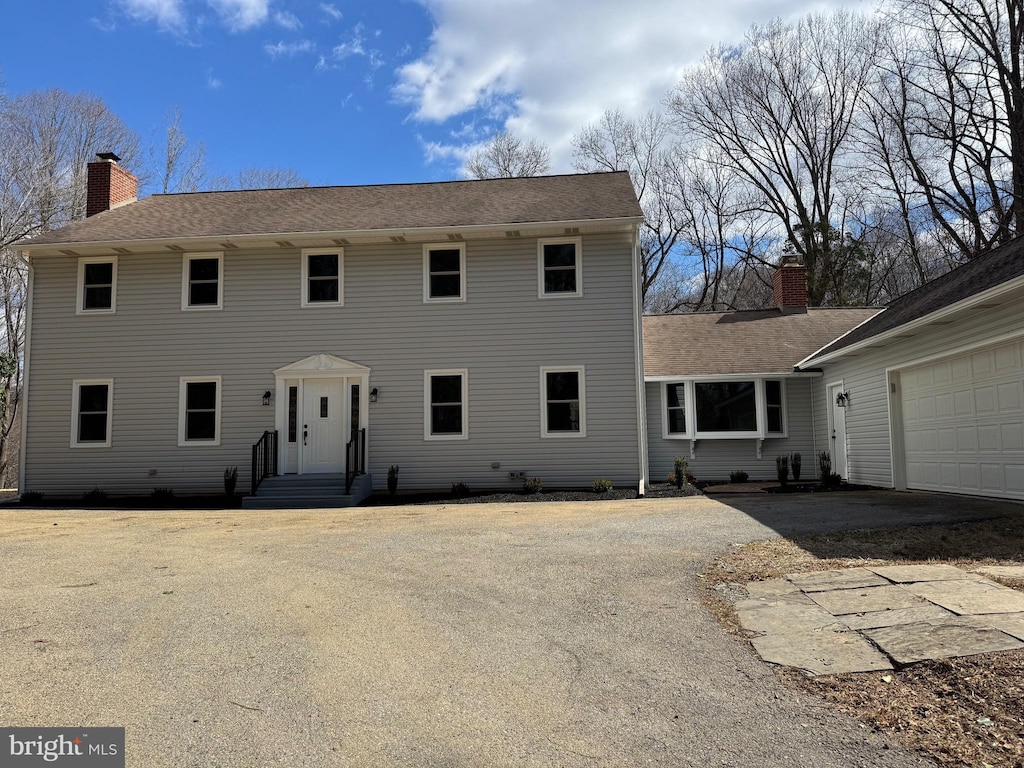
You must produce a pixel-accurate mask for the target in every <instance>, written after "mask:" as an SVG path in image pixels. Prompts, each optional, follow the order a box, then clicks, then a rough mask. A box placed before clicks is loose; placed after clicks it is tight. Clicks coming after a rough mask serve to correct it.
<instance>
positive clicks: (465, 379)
mask: <svg viewBox="0 0 1024 768" xmlns="http://www.w3.org/2000/svg"><path fill="white" fill-rule="evenodd" d="M433 376H461V377H462V432H461V433H460V434H457V435H456V434H454V433H452V434H446V435H434V434H431V431H430V427H431V424H430V407H431V405H432V403H431V402H430V379H431V377H433ZM423 439H424V440H431V441H433V440H468V439H469V369H468V368H438V369H434V370H429V371H423Z"/></svg>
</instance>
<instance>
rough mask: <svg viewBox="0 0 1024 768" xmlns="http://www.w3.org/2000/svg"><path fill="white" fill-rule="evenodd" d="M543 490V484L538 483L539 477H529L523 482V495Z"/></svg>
mask: <svg viewBox="0 0 1024 768" xmlns="http://www.w3.org/2000/svg"><path fill="white" fill-rule="evenodd" d="M543 490H544V483H542V482H541V481H540V478H539V477H531V478H529V479H527V480H524V481H523V492H524V493H540V492H541V491H543Z"/></svg>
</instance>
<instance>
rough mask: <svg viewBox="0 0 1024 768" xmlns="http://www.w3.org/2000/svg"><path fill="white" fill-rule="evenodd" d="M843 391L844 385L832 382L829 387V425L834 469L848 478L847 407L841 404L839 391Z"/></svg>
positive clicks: (841, 475)
mask: <svg viewBox="0 0 1024 768" xmlns="http://www.w3.org/2000/svg"><path fill="white" fill-rule="evenodd" d="M842 391H843V385H842V383H841V382H840V383H839V384H830V385H829V387H828V403H829V414H830V418H829V422H830V424H829V427H830V428H831V437H830V440H829V443H830V448H829V450H830V451H831V453H832V471H833V472H835V473H836V474H837V475H839V476H840V477H843V478H847V477H848V474H847V468H846V408H844V407H843V406H841V405H839V393H840V392H842Z"/></svg>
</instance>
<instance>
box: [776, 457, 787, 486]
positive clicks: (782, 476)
mask: <svg viewBox="0 0 1024 768" xmlns="http://www.w3.org/2000/svg"><path fill="white" fill-rule="evenodd" d="M775 476H776V477H778V478H779V483H780V484H781V485H783V486H784V485H785V484H786V483H788V482H789V456H776V457H775Z"/></svg>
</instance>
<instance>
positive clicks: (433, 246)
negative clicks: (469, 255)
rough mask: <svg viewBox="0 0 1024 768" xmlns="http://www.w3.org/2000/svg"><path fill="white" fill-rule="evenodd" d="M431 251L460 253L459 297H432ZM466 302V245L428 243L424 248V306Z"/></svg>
mask: <svg viewBox="0 0 1024 768" xmlns="http://www.w3.org/2000/svg"><path fill="white" fill-rule="evenodd" d="M431 251H458V252H459V295H458V296H440V297H436V298H435V297H433V296H431V295H430V252H431ZM465 301H466V244H465V243H426V244H425V245H424V246H423V303H424V304H455V303H460V302H465Z"/></svg>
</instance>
